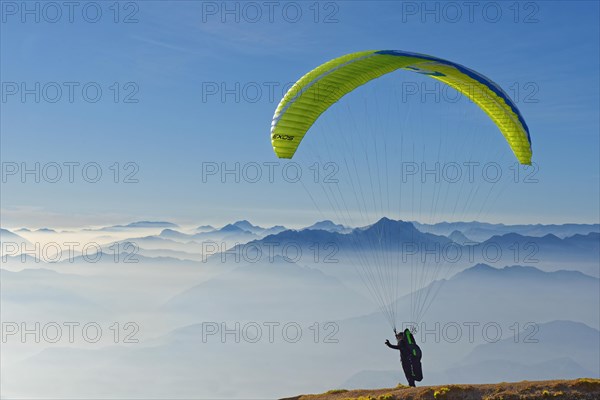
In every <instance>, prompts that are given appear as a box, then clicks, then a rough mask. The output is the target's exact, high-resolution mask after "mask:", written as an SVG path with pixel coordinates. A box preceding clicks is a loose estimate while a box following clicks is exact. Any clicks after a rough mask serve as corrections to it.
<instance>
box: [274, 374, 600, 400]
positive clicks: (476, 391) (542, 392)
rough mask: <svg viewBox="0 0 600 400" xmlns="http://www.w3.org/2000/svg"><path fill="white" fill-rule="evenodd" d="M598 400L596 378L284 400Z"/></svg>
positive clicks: (332, 392) (337, 392)
mask: <svg viewBox="0 0 600 400" xmlns="http://www.w3.org/2000/svg"><path fill="white" fill-rule="evenodd" d="M403 399H415V400H417V399H418V400H430V399H431V400H476V399H481V400H533V399H543V400H549V399H554V400H600V379H589V378H582V379H575V380H557V381H522V382H514V383H506V382H502V383H495V384H486V385H467V384H463V385H444V386H423V387H417V388H408V387H406V386H399V387H397V388H391V389H374V390H361V389H359V390H330V391H329V392H326V393H323V394H308V395H300V396H296V397H289V398H287V399H284V400H403Z"/></svg>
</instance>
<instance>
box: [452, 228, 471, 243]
mask: <svg viewBox="0 0 600 400" xmlns="http://www.w3.org/2000/svg"><path fill="white" fill-rule="evenodd" d="M448 239H450V240H452V241H453V242H454V243H457V244H460V245H461V246H462V245H464V244H465V243H473V241H472V240H471V239H469V238H468V237H466V236H465V235H464V234H463V233H462V232H461V231H459V230H458V229H455V230H454V231H452V233H451V234H450V235H449V236H448Z"/></svg>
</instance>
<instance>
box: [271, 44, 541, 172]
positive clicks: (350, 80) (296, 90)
mask: <svg viewBox="0 0 600 400" xmlns="http://www.w3.org/2000/svg"><path fill="white" fill-rule="evenodd" d="M397 69H405V70H408V71H413V72H417V73H420V74H425V75H429V76H430V77H432V78H434V79H437V80H439V81H441V82H444V83H446V84H447V85H449V86H451V87H452V88H454V89H456V90H457V91H459V92H461V93H462V94H464V95H465V96H467V97H468V98H470V99H471V100H472V101H473V102H474V103H475V104H477V106H479V107H480V108H481V109H482V110H483V111H484V112H485V113H486V114H487V115H488V116H489V117H490V118H491V119H492V120H493V121H494V123H495V124H496V125H497V126H498V128H499V129H500V132H501V133H502V134H503V135H504V137H505V138H506V140H507V142H508V144H509V146H510V148H511V149H512V151H513V153H514V154H515V156H516V157H517V159H518V160H519V162H520V163H521V164H526V165H530V164H531V139H530V137H529V130H528V128H527V125H526V123H525V120H524V119H523V117H522V115H521V113H520V112H519V110H518V109H517V107H516V106H515V104H514V103H513V101H512V100H511V99H510V98H509V97H508V95H507V94H506V93H505V92H504V91H503V90H502V89H501V88H500V87H499V86H498V85H497V84H495V83H494V82H492V81H491V80H489V79H488V78H486V77H485V76H483V75H481V74H479V73H477V72H475V71H473V70H471V69H468V68H466V67H463V66H462V65H459V64H456V63H453V62H451V61H447V60H443V59H441V58H437V57H432V56H428V55H424V54H417V53H409V52H404V51H395V50H369V51H362V52H358V53H352V54H348V55H345V56H342V57H338V58H336V59H334V60H331V61H329V62H326V63H325V64H323V65H321V66H319V67H317V68H315V69H314V70H312V71H310V72H309V73H308V74H306V75H304V76H303V77H302V78H300V79H299V80H298V81H297V82H296V83H295V84H294V85H293V86H292V87H291V88H290V90H288V92H287V93H286V94H285V96H284V97H283V99H282V100H281V101H280V103H279V105H278V106H277V109H276V110H275V115H274V116H273V121H272V123H271V143H272V144H273V150H274V151H275V153H276V155H277V156H278V157H279V158H292V156H293V155H294V153H295V152H296V149H297V148H298V145H299V144H300V142H301V141H302V139H303V138H304V135H305V134H306V132H307V131H308V130H309V129H310V127H311V126H312V125H313V124H314V122H315V121H316V120H317V118H319V116H320V115H321V114H322V113H323V112H325V111H326V110H327V109H328V108H329V107H330V106H331V105H332V104H333V103H335V102H337V101H338V100H339V99H340V98H342V97H343V96H344V95H346V94H348V93H349V92H351V91H353V90H354V89H356V88H357V87H359V86H361V85H364V84H365V83H367V82H369V81H371V80H373V79H376V78H379V77H380V76H382V75H384V74H387V73H390V72H392V71H395V70H397Z"/></svg>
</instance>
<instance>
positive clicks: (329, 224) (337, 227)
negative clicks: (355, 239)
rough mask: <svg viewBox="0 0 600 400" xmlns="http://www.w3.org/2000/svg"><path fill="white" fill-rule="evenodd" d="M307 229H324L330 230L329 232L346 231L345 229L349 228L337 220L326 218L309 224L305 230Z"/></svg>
mask: <svg viewBox="0 0 600 400" xmlns="http://www.w3.org/2000/svg"><path fill="white" fill-rule="evenodd" d="M306 229H311V230H323V231H329V232H344V231H346V230H348V228H346V227H345V226H344V225H342V224H336V223H335V222H333V221H331V220H329V219H325V220H323V221H317V222H315V223H314V224H312V225H311V226H307V227H306V228H304V229H303V230H306Z"/></svg>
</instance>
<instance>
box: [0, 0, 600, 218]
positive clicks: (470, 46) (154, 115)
mask: <svg viewBox="0 0 600 400" xmlns="http://www.w3.org/2000/svg"><path fill="white" fill-rule="evenodd" d="M23 4H26V6H24V5H23ZM36 4H37V7H38V10H39V11H35V10H36V8H35V7H36ZM85 4H90V3H80V6H78V8H75V9H74V10H73V14H72V18H73V21H72V22H71V21H69V10H68V9H66V8H62V9H61V10H60V13H61V15H58V14H56V11H57V10H56V9H52V8H48V7H46V8H44V4H43V3H37V2H27V3H21V2H5V1H3V2H2V18H3V19H2V26H1V29H2V32H1V42H0V45H1V52H2V53H1V56H2V57H1V61H0V66H1V80H2V84H3V87H2V96H3V97H2V104H1V105H2V115H1V117H2V118H1V121H0V124H1V125H0V127H1V153H0V154H1V157H2V163H3V174H4V175H5V176H4V181H3V183H2V193H1V200H2V205H1V207H2V214H3V217H2V224H3V226H6V227H16V226H32V227H39V226H46V225H49V226H57V227H60V226H80V225H109V224H113V223H123V222H129V221H132V220H139V219H150V220H157V219H160V220H171V221H174V222H179V223H184V224H185V223H190V224H198V225H200V224H203V223H212V224H217V225H218V224H222V223H226V222H229V221H232V220H236V219H241V218H246V219H250V220H252V221H254V222H257V223H261V224H265V225H268V224H284V225H303V224H304V225H306V224H309V223H312V222H314V220H316V219H320V217H321V216H328V215H327V214H326V213H325V214H323V213H320V212H318V211H317V210H316V207H315V205H314V204H313V202H312V201H311V200H310V198H309V197H310V196H308V195H307V193H306V191H305V190H303V188H302V187H300V185H290V184H289V182H285V181H282V179H281V178H280V177H276V178H275V179H274V182H269V181H268V180H266V179H261V180H260V181H259V182H257V183H253V182H249V181H248V180H247V179H244V178H243V177H242V179H241V181H240V182H239V183H238V182H235V181H232V180H231V179H230V178H229V179H225V180H226V182H225V183H223V182H222V179H220V178H215V176H212V175H210V176H205V178H206V179H203V168H204V172H206V168H209V166H214V165H217V166H218V167H219V168H221V167H222V166H225V167H227V168H234V167H235V163H241V164H240V165H241V166H242V167H240V168H243V166H245V165H248V164H247V163H259V164H260V165H263V164H262V163H264V162H278V161H279V160H277V159H276V158H275V156H274V155H273V152H272V149H271V146H270V141H269V135H268V134H269V128H270V122H271V117H272V115H273V111H274V109H275V107H276V105H277V103H278V101H279V99H280V97H281V96H282V94H283V92H284V88H286V87H287V86H288V85H289V84H290V83H291V82H293V81H295V80H296V79H298V78H299V77H300V76H302V75H303V74H304V73H306V72H308V71H309V70H310V69H312V68H314V67H316V66H318V65H319V64H321V63H323V62H325V61H327V60H329V59H331V58H334V57H337V56H339V55H343V54H346V53H350V52H353V51H360V50H365V49H401V50H407V51H414V52H420V53H426V54H431V55H435V56H438V57H442V58H446V59H449V60H452V61H455V62H458V63H461V64H463V65H466V66H468V67H470V68H472V69H475V70H477V71H479V72H481V73H483V74H485V75H486V76H488V77H490V78H491V79H493V80H494V81H496V82H497V83H499V84H500V85H501V86H502V87H503V88H504V89H505V90H506V91H507V92H508V93H509V95H511V96H512V97H513V98H515V101H516V102H517V104H518V107H519V108H520V110H521V112H522V114H523V115H524V117H525V119H526V121H527V123H528V125H529V128H530V131H531V136H532V141H533V151H534V157H533V159H534V162H536V163H537V164H538V166H539V172H538V173H537V175H536V177H537V178H539V182H537V183H536V184H534V185H516V186H514V185H509V186H507V187H504V188H503V190H502V191H501V192H500V193H499V194H498V195H497V197H494V199H495V200H494V202H487V203H486V204H482V205H479V204H477V203H476V204H474V205H472V208H473V209H482V208H485V210H486V211H485V213H484V214H481V213H473V212H470V210H466V207H467V206H466V205H465V211H464V212H463V213H461V214H460V215H458V216H457V215H456V214H454V215H445V214H444V213H439V214H438V213H437V212H436V213H435V215H434V213H429V214H428V215H429V217H431V218H435V219H440V220H441V219H451V218H452V217H461V218H462V217H464V218H474V217H477V216H479V218H480V219H482V220H489V221H493V222H506V223H519V222H522V223H562V222H588V223H597V222H598V221H599V219H600V216H599V203H600V187H599V181H600V173H599V172H600V171H599V168H600V167H599V165H600V158H599V157H600V142H599V140H600V139H599V138H600V134H599V131H600V122H599V111H598V110H599V109H600V99H599V92H600V90H599V85H600V83H599V75H600V74H599V72H600V60H599V48H600V43H599V37H600V31H599V24H598V21H599V16H600V14H599V6H598V2H595V1H589V2H573V1H569V2H558V1H556V2H555V1H552V2H550V1H549V2H522V3H517V2H479V3H478V5H477V6H475V8H474V9H472V10H469V9H468V8H466V7H465V6H464V5H462V4H463V3H461V2H451V3H444V2H430V3H426V4H425V3H422V2H370V1H369V2H366V1H365V2H361V1H351V2H350V1H340V2H321V3H313V2H275V3H273V6H272V7H273V8H272V9H271V10H269V8H268V7H269V6H266V5H265V3H263V2H251V3H242V2H229V3H223V2H194V1H180V2H166V1H144V2H137V3H136V2H121V3H119V9H118V11H119V12H118V15H117V14H115V12H116V8H115V7H114V3H113V2H96V3H92V4H91V5H89V6H85ZM248 4H250V5H248ZM447 4H450V5H447ZM23 7H30V9H31V10H34V12H33V14H31V13H29V14H28V13H26V12H25V13H24V10H23ZM84 8H85V13H84V11H83V9H84ZM98 10H99V11H100V12H101V16H100V17H98V18H97V19H98V21H97V22H92V21H93V20H94V19H96V12H97V11H98ZM36 12H39V15H37V17H38V18H39V21H37V22H36V21H35V18H36V15H35V13H36ZM298 12H300V14H298ZM128 18H129V19H128ZM115 19H116V20H117V21H119V22H115ZM52 20H56V21H54V22H53V21H52ZM124 20H127V21H128V22H129V23H124ZM36 82H39V84H40V89H39V91H38V93H39V95H40V101H39V102H36V101H35V94H29V95H26V96H25V99H24V100H22V98H21V89H22V84H23V83H24V84H25V85H26V87H27V88H29V89H32V88H34V90H33V91H34V92H35V85H36ZM69 82H75V83H71V84H69ZM402 82H405V83H406V82H409V83H411V84H417V85H421V83H422V82H425V81H424V80H422V79H421V78H419V77H413V76H412V75H410V74H408V73H406V72H398V73H397V76H395V77H385V78H384V79H382V80H381V82H374V83H373V86H372V87H369V88H367V87H365V88H361V89H359V92H358V93H356V94H353V95H352V96H349V97H348V98H347V99H346V98H345V99H342V101H341V102H340V103H339V104H338V105H336V106H334V107H332V109H331V115H329V116H327V118H329V120H327V119H324V120H323V121H318V123H317V124H315V126H314V130H315V132H314V133H317V134H318V133H319V132H322V131H327V127H328V126H330V125H328V124H329V123H334V122H333V121H336V120H337V121H340V120H341V121H342V122H337V124H338V125H337V128H342V129H346V128H348V127H347V126H346V124H348V119H347V117H348V116H349V115H353V116H355V117H356V118H359V119H360V120H359V121H358V122H357V125H358V124H365V123H366V121H368V120H374V121H376V122H374V123H373V124H374V125H375V126H377V127H378V129H380V130H384V129H385V128H384V126H388V127H389V125H390V124H393V126H394V129H396V131H403V132H404V133H403V134H405V135H406V137H407V140H409V141H411V140H414V142H413V143H415V145H416V146H417V148H420V147H419V146H425V145H426V144H427V143H426V139H423V138H427V135H426V134H429V133H431V132H432V131H434V130H436V129H438V130H440V132H439V135H442V136H441V137H443V135H445V134H448V135H449V137H453V136H451V135H454V134H456V135H457V136H456V137H457V138H462V139H463V140H467V139H468V138H469V136H468V135H466V136H460V135H462V134H463V133H461V132H454V130H455V128H456V127H457V126H459V125H460V124H461V123H462V124H467V125H469V126H470V127H471V128H469V129H472V130H475V129H476V130H477V131H478V132H479V130H480V129H482V130H483V131H485V132H483V131H482V132H481V133H482V134H484V135H487V134H489V136H490V138H491V139H489V141H484V142H482V144H481V145H479V144H475V145H473V146H471V147H469V151H470V152H473V153H474V154H478V155H479V154H486V152H488V153H487V154H492V153H489V149H486V148H485V147H486V146H490V145H493V146H502V145H503V144H502V141H501V140H500V139H501V137H499V136H500V135H499V133H498V132H497V131H495V130H494V129H495V128H494V127H493V125H491V124H490V123H489V121H487V120H486V117H485V115H483V113H481V112H480V111H479V110H477V109H475V108H474V107H472V104H468V102H466V101H465V102H459V103H458V104H450V103H448V102H446V104H441V105H440V104H439V102H437V103H436V102H435V101H433V103H434V104H432V101H431V100H430V98H428V97H427V96H426V98H425V101H419V100H418V99H419V96H413V97H412V98H411V100H410V101H403V99H402V98H400V99H399V97H398V96H397V93H398V90H402V88H403V86H402ZM115 83H116V86H114V84H115ZM68 85H71V87H74V92H73V101H72V102H71V101H69V98H68V97H69V96H68V89H67V88H68ZM86 85H87V86H86ZM57 86H59V87H61V88H62V94H61V95H60V96H58V95H57V94H56V93H57V92H56V87H57ZM83 87H86V88H87V89H86V90H88V92H86V93H87V96H88V97H87V99H86V98H84V94H83V93H82V88H83ZM117 87H118V88H119V89H118V93H119V99H118V101H115V97H114V96H115V93H116V92H117V90H116V88H117ZM419 87H420V86H419ZM15 88H16V89H15ZM97 88H100V89H101V90H102V95H101V96H99V100H98V101H97V102H92V99H93V98H94V96H95V94H94V93H95V90H96V89H97ZM224 88H225V89H226V90H229V91H226V92H225V93H224V92H223V89H224ZM270 88H272V90H271V89H270ZM390 88H392V90H391V91H390ZM257 89H259V90H257ZM15 90H16V93H14V94H13V92H15ZM390 93H396V95H392V94H390ZM127 95H130V97H129V98H128V100H136V101H137V102H125V101H124V99H125V98H126V96H127ZM378 96H379V97H378ZM374 98H377V101H375V100H374ZM54 100H56V102H52V101H54ZM364 103H368V104H369V108H368V109H369V111H368V112H363V111H364V107H363V106H362V104H364ZM408 103H410V104H408ZM442 103H444V101H443V100H442ZM375 104H378V105H379V106H380V107H381V110H383V109H384V107H383V106H381V104H386V105H387V108H385V109H386V110H387V111H386V112H383V111H381V112H379V111H377V109H376V106H375ZM390 104H391V105H392V106H406V107H405V108H402V109H401V110H400V111H399V112H398V115H396V114H395V113H394V112H393V111H389V110H390V109H391V108H394V107H390ZM396 108H401V107H396ZM409 109H410V112H408V111H407V110H409ZM371 110H374V111H371ZM446 112H447V113H446ZM380 115H381V118H382V119H384V120H385V124H384V123H381V124H380V123H379V121H380V120H379V116H380ZM399 116H400V117H402V118H401V119H400V118H399ZM324 117H325V116H324ZM458 117H460V118H463V120H460V121H459V120H458ZM399 121H400V122H399ZM402 121H404V123H405V125H403V124H402ZM386 124H387V125H386ZM461 126H462V125H461ZM408 127H410V129H408ZM348 129H353V128H352V127H350V128H348ZM420 130H422V131H423V132H425V133H426V134H424V133H423V132H420ZM408 131H410V132H415V131H416V132H415V133H414V135H417V136H418V137H419V138H420V141H419V140H415V138H411V134H409V133H408ZM419 135H420V136H419ZM494 135H495V136H494ZM496 136H498V137H499V139H498V138H496ZM486 137H487V136H486ZM315 140H318V139H315ZM323 140H324V139H323ZM431 140H433V141H434V142H432V143H434V144H435V146H437V145H438V142H439V143H442V139H435V138H434V139H431ZM486 140H487V139H486ZM323 143H325V142H323ZM444 143H446V141H444ZM307 146H310V144H307ZM453 146H454V147H453V148H452V149H453V151H456V152H459V149H461V148H463V147H465V146H462V145H460V144H456V143H454V145H453ZM407 149H408V147H407ZM497 153H498V152H496V151H494V152H493V154H497ZM500 153H501V154H500V156H501V160H502V162H503V163H505V164H503V165H509V164H510V162H512V161H514V160H512V159H511V156H512V155H511V154H510V151H509V150H508V148H505V149H504V151H501V152H500ZM326 154H327V153H326V152H323V153H322V155H323V156H324V157H325V156H326ZM402 155H404V152H402ZM463 155H464V154H463ZM490 156H491V155H490ZM448 159H450V158H446V161H447V160H448ZM411 160H412V158H411ZM415 160H416V158H415ZM313 161H314V160H312V161H311V160H310V157H305V158H302V157H300V159H299V161H298V162H300V163H303V162H305V163H306V164H302V165H303V171H304V172H305V173H307V170H306V169H305V168H308V166H309V165H311V162H313ZM321 161H326V160H324V159H323V158H321ZM71 162H73V163H79V164H78V165H77V164H71V165H73V168H74V172H75V176H74V179H73V182H69V181H68V179H67V177H66V175H67V173H68V170H69V169H68V168H69V167H67V166H65V163H71ZM128 162H131V163H133V164H127V163H128ZM279 162H280V161H279ZM35 163H40V171H41V170H42V169H44V168H45V170H44V171H45V172H44V173H45V174H46V175H45V176H41V178H40V182H39V183H37V182H35V177H34V176H33V175H26V176H25V179H24V182H23V179H22V178H21V177H20V175H19V173H20V170H21V169H22V168H23V167H26V168H30V169H32V168H35ZM54 163H56V164H58V165H60V166H61V172H62V177H61V179H58V182H56V183H54V182H52V180H53V177H54V172H53V171H55V170H56V168H55V166H56V164H54ZM88 163H94V164H91V168H92V169H91V170H88V175H86V179H88V180H94V179H90V174H92V172H94V171H96V170H98V169H99V170H101V171H102V177H101V178H99V180H98V182H95V183H92V182H88V181H86V179H83V178H82V176H81V168H82V166H83V165H85V164H88ZM115 163H117V164H115ZM15 166H16V167H17V168H18V169H19V171H17V173H16V174H15V175H12V174H11V173H12V172H10V171H12V169H11V168H14V167H15ZM253 166H254V164H252V165H251V166H250V167H248V168H253ZM282 167H283V164H282V163H281V162H280V164H278V166H277V168H282ZM53 168H54V169H53ZM116 170H118V171H120V173H119V175H118V176H115V171H116ZM90 171H91V172H90ZM127 173H133V175H132V176H130V177H129V178H130V179H129V180H132V179H137V182H131V183H125V182H123V181H124V180H125V179H126V174H127ZM265 173H266V171H265V170H263V178H264V174H265ZM42 175H43V174H42ZM218 176H219V175H217V177H218ZM92 178H93V177H92ZM225 178H228V177H227V176H226V177H225ZM115 180H117V181H118V183H115V182H114V181H115ZM309 190H310V189H309ZM420 193H421V192H420ZM425 195H426V194H425ZM413 196H414V195H413ZM494 196H496V195H494ZM318 201H321V200H317V202H318ZM481 201H484V202H485V201H487V200H484V198H482V200H481ZM484 206H485V207H484ZM404 211H405V212H403V213H400V214H399V216H400V217H409V216H411V215H414V210H404Z"/></svg>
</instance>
